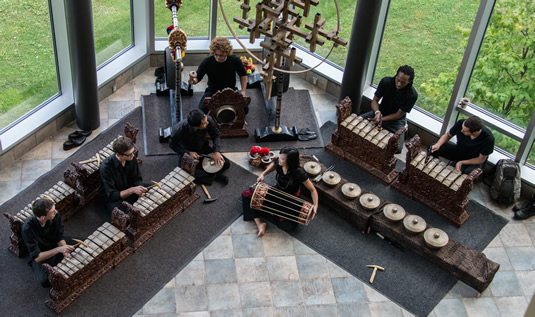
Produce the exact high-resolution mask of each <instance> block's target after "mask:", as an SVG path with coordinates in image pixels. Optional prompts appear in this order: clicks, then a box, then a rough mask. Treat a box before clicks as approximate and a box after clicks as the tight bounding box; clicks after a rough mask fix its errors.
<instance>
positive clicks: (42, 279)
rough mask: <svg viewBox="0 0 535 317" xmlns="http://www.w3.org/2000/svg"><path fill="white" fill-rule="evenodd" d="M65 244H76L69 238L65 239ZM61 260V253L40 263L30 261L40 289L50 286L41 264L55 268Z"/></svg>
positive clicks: (46, 273)
mask: <svg viewBox="0 0 535 317" xmlns="http://www.w3.org/2000/svg"><path fill="white" fill-rule="evenodd" d="M65 242H67V244H69V245H74V244H76V242H75V241H74V240H72V238H70V237H65ZM61 260H63V253H58V254H56V255H55V256H53V257H51V258H48V259H46V260H44V261H41V262H35V261H34V260H32V262H31V264H30V263H29V264H30V265H31V267H32V270H33V273H34V275H35V277H36V278H37V280H38V281H39V284H41V286H42V287H51V286H52V285H51V284H50V281H49V280H48V272H47V271H46V270H45V268H44V267H43V264H44V263H46V264H48V265H50V266H56V265H58V263H59V262H61Z"/></svg>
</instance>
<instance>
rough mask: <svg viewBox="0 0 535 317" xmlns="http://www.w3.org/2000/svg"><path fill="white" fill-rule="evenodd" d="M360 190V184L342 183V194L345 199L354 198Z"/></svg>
mask: <svg viewBox="0 0 535 317" xmlns="http://www.w3.org/2000/svg"><path fill="white" fill-rule="evenodd" d="M361 192H362V190H361V189H360V186H359V185H357V184H355V183H345V184H344V185H342V195H344V197H345V198H347V199H355V198H357V197H358V196H359V195H360V193H361Z"/></svg>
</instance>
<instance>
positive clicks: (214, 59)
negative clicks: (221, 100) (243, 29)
mask: <svg viewBox="0 0 535 317" xmlns="http://www.w3.org/2000/svg"><path fill="white" fill-rule="evenodd" d="M210 54H212V55H210V56H208V57H207V58H205V59H204V60H203V61H202V62H201V64H200V65H199V68H197V72H196V73H193V72H192V73H190V78H189V81H188V82H189V83H190V84H193V85H195V84H197V83H198V82H200V81H201V80H202V79H203V77H204V75H208V87H207V88H206V90H205V91H204V95H203V96H202V98H201V100H200V101H199V109H201V110H202V111H203V112H204V113H208V109H207V108H206V107H205V106H204V98H206V97H211V96H212V95H213V94H215V93H216V92H217V91H219V90H222V89H225V88H232V89H234V90H238V89H237V88H236V73H237V74H238V75H239V76H240V84H241V94H242V95H243V96H245V91H246V89H247V73H246V72H245V67H244V66H243V63H242V61H241V59H240V58H239V57H238V56H236V55H231V54H232V46H231V45H230V41H229V40H228V39H227V38H226V37H221V36H219V37H216V38H214V39H213V40H212V43H211V44H210ZM244 111H245V114H247V112H248V111H249V107H248V106H247V107H245V108H244Z"/></svg>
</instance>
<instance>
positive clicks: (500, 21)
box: [467, 0, 535, 128]
mask: <svg viewBox="0 0 535 317" xmlns="http://www.w3.org/2000/svg"><path fill="white" fill-rule="evenodd" d="M534 16H535V6H534V5H533V1H522V0H497V1H496V5H495V7H494V12H493V14H492V17H491V20H490V23H489V26H488V28H487V31H486V33H485V38H484V40H483V44H482V47H481V50H480V53H479V57H478V60H477V62H476V67H475V69H474V72H473V73H472V77H471V79H470V85H469V86H468V90H467V97H468V98H470V99H472V103H474V104H477V105H478V106H479V107H481V108H484V109H486V110H488V111H490V112H492V113H494V114H496V115H498V116H500V117H502V118H504V119H506V120H509V121H512V122H513V123H515V124H516V125H518V126H520V127H522V128H526V127H527V125H528V123H529V120H530V118H531V114H532V113H533V111H534V110H535V51H534V50H533V47H534V45H535V35H534V34H533V29H534V27H535V19H534V18H533V17H534Z"/></svg>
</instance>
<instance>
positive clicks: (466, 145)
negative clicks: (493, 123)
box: [449, 119, 494, 159]
mask: <svg viewBox="0 0 535 317" xmlns="http://www.w3.org/2000/svg"><path fill="white" fill-rule="evenodd" d="M464 120H465V119H462V120H459V121H457V122H456V123H455V125H454V126H453V127H451V129H450V131H449V133H450V134H451V135H456V136H457V147H458V150H459V151H460V152H461V153H463V154H464V156H465V157H466V158H467V159H470V158H474V157H478V156H479V154H483V155H490V154H491V153H492V152H493V151H494V135H492V133H491V132H490V130H489V129H487V128H486V127H483V128H482V129H481V134H480V135H479V136H478V137H477V138H475V139H473V140H472V139H471V138H470V136H466V135H464V134H463V133H462V132H461V129H462V128H463V122H464Z"/></svg>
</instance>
